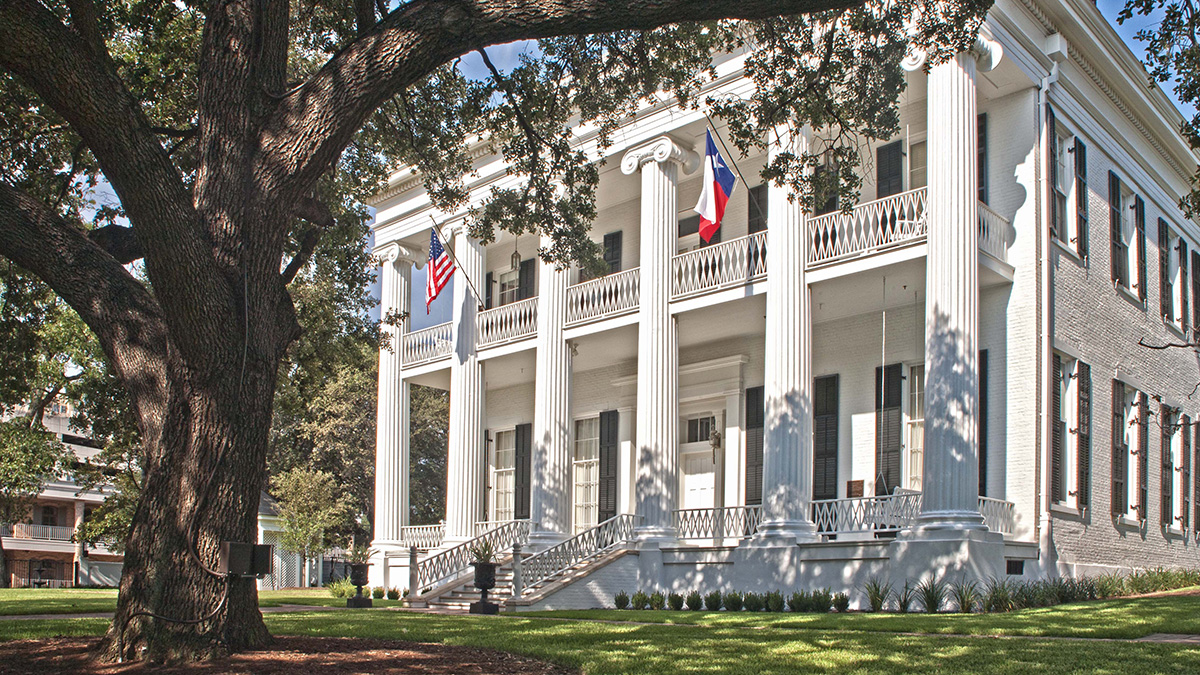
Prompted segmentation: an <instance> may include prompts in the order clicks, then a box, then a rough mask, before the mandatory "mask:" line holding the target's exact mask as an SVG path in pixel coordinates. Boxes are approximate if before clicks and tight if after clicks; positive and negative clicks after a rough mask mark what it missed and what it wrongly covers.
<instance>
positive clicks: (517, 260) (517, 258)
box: [512, 237, 521, 272]
mask: <svg viewBox="0 0 1200 675" xmlns="http://www.w3.org/2000/svg"><path fill="white" fill-rule="evenodd" d="M517 241H518V240H517V238H516V237H513V254H512V271H513V272H516V271H517V270H518V269H520V267H521V253H520V252H519V251H517Z"/></svg>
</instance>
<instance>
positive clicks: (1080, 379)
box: [1075, 361, 1092, 509]
mask: <svg viewBox="0 0 1200 675" xmlns="http://www.w3.org/2000/svg"><path fill="white" fill-rule="evenodd" d="M1075 378H1076V379H1075V391H1077V392H1078V393H1079V405H1078V407H1077V408H1076V414H1077V416H1078V417H1079V429H1078V432H1077V436H1076V439H1077V440H1078V442H1079V446H1078V449H1077V450H1076V465H1077V467H1076V473H1077V474H1078V477H1077V479H1076V481H1075V484H1076V485H1077V487H1076V492H1075V495H1076V498H1077V499H1078V502H1079V508H1081V509H1083V508H1087V506H1088V501H1089V500H1090V499H1091V493H1092V369H1091V367H1090V366H1088V364H1086V363H1084V362H1082V361H1079V362H1077V363H1076V366H1075Z"/></svg>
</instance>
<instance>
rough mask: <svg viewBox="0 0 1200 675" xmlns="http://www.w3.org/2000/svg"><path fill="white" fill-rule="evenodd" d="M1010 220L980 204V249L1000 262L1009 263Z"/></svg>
mask: <svg viewBox="0 0 1200 675" xmlns="http://www.w3.org/2000/svg"><path fill="white" fill-rule="evenodd" d="M1010 228H1011V225H1010V223H1009V222H1008V219H1007V218H1005V217H1004V216H1002V215H1000V214H999V213H996V212H995V211H993V210H992V207H990V206H988V205H987V204H984V203H983V202H979V248H980V250H982V251H983V252H984V253H987V254H988V255H990V256H992V257H993V258H995V259H996V260H999V261H1000V262H1008V231H1009V229H1010Z"/></svg>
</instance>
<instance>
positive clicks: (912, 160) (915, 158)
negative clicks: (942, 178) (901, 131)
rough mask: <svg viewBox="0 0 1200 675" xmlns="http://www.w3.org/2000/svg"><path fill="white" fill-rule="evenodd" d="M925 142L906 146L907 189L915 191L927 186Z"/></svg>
mask: <svg viewBox="0 0 1200 675" xmlns="http://www.w3.org/2000/svg"><path fill="white" fill-rule="evenodd" d="M927 148H928V146H927V145H925V141H921V142H920V143H913V144H912V145H910V146H908V189H909V190H916V189H917V188H923V187H925V186H926V185H928V184H929V180H928V178H927V174H926V171H927V167H928V159H927V156H926V150H927Z"/></svg>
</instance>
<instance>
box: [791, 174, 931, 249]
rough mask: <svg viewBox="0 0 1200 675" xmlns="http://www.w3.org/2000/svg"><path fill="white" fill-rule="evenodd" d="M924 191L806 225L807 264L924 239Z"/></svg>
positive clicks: (894, 197) (881, 201) (834, 214)
mask: <svg viewBox="0 0 1200 675" xmlns="http://www.w3.org/2000/svg"><path fill="white" fill-rule="evenodd" d="M925 193H926V189H925V188H917V189H916V190H909V191H908V192H901V193H900V194H898V195H892V196H891V197H885V198H883V199H876V200H875V201H872V202H866V203H865V204H860V205H858V206H857V207H855V208H854V209H853V210H852V211H851V212H850V213H842V212H841V211H835V212H834V213H828V214H825V215H822V216H816V217H815V218H809V219H808V221H807V224H808V255H807V259H808V264H809V265H820V264H823V263H828V262H833V261H836V260H842V259H845V258H851V257H855V256H860V255H866V254H868V253H876V252H879V251H882V250H886V249H889V248H893V247H896V246H901V245H903V244H909V243H913V242H916V241H919V240H921V239H924V237H925V234H926V232H927V230H928V226H927V223H926V218H925Z"/></svg>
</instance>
